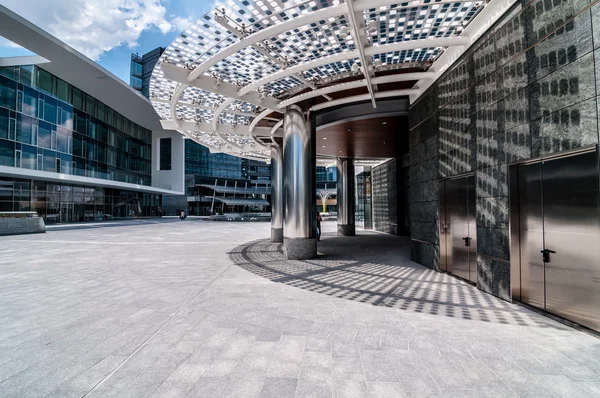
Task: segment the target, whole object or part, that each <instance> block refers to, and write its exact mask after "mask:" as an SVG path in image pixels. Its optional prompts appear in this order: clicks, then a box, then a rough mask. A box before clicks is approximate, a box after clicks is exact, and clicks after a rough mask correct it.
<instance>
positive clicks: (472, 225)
mask: <svg viewBox="0 0 600 398" xmlns="http://www.w3.org/2000/svg"><path fill="white" fill-rule="evenodd" d="M475 203H476V202H475V176H470V177H467V217H468V221H467V223H468V227H469V228H468V229H469V231H468V234H467V235H466V236H468V237H469V239H470V246H469V248H468V249H469V278H468V279H469V281H471V282H473V283H475V284H477V222H476V204H475Z"/></svg>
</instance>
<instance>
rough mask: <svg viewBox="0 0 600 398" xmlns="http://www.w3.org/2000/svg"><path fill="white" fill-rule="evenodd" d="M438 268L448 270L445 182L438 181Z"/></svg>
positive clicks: (447, 221) (447, 224) (447, 222)
mask: <svg viewBox="0 0 600 398" xmlns="http://www.w3.org/2000/svg"><path fill="white" fill-rule="evenodd" d="M439 195H440V269H441V270H442V271H446V272H448V263H449V261H448V246H449V243H448V242H447V241H446V238H447V237H449V229H448V226H449V220H446V182H445V181H440V191H439Z"/></svg>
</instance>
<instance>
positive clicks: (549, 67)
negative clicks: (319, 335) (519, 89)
mask: <svg viewBox="0 0 600 398" xmlns="http://www.w3.org/2000/svg"><path fill="white" fill-rule="evenodd" d="M592 48H593V47H592V25H591V17H590V13H589V12H585V13H582V14H580V15H579V16H577V17H576V18H575V19H574V20H572V21H571V22H568V23H567V24H566V25H565V26H564V27H562V28H559V29H558V30H557V31H556V33H555V34H553V35H552V36H551V37H549V38H547V39H546V40H542V41H540V42H539V43H537V44H536V45H535V47H534V48H533V49H531V50H530V51H529V54H528V57H527V59H528V72H529V77H530V81H532V82H533V81H536V80H539V79H541V78H543V77H545V76H547V75H549V74H551V73H554V72H555V71H556V70H558V69H560V68H561V67H563V66H564V65H567V64H569V63H573V62H575V60H577V59H579V58H581V57H582V56H583V55H585V54H588V53H589V52H590V51H592Z"/></svg>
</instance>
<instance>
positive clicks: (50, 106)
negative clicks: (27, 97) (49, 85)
mask: <svg viewBox="0 0 600 398" xmlns="http://www.w3.org/2000/svg"><path fill="white" fill-rule="evenodd" d="M44 120H45V121H47V122H49V123H52V124H56V100H55V99H54V98H50V97H48V96H46V98H45V104H44Z"/></svg>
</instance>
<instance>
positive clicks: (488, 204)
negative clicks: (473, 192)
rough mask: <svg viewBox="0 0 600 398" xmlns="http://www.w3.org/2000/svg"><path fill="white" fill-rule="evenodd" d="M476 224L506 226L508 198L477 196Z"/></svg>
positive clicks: (495, 226) (496, 226)
mask: <svg viewBox="0 0 600 398" xmlns="http://www.w3.org/2000/svg"><path fill="white" fill-rule="evenodd" d="M477 225H478V226H482V227H493V228H508V198H506V197H495V198H477Z"/></svg>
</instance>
